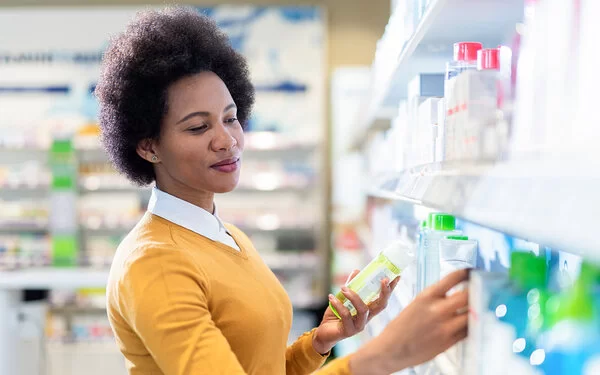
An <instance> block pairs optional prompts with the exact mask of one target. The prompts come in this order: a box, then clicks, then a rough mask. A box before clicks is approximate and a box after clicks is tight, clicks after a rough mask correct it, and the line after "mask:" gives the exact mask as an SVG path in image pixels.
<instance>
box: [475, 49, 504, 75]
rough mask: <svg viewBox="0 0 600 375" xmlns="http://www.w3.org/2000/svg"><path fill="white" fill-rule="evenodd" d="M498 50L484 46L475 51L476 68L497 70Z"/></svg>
mask: <svg viewBox="0 0 600 375" xmlns="http://www.w3.org/2000/svg"><path fill="white" fill-rule="evenodd" d="M499 52H500V51H499V50H498V48H486V49H481V50H479V51H477V70H499V69H500V54H499Z"/></svg>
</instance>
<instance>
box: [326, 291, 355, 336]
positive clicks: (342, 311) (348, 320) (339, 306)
mask: <svg viewBox="0 0 600 375" xmlns="http://www.w3.org/2000/svg"><path fill="white" fill-rule="evenodd" d="M329 302H331V304H332V305H333V307H335V310H336V311H337V313H338V315H339V316H340V320H341V321H342V324H343V325H344V327H347V328H352V329H354V320H353V319H352V314H350V310H348V308H346V306H344V304H343V303H342V302H340V300H339V299H337V298H335V296H334V295H333V294H330V295H329Z"/></svg>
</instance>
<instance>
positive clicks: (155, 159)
mask: <svg viewBox="0 0 600 375" xmlns="http://www.w3.org/2000/svg"><path fill="white" fill-rule="evenodd" d="M151 160H152V162H153V163H156V162H157V161H158V156H156V155H152V159H151Z"/></svg>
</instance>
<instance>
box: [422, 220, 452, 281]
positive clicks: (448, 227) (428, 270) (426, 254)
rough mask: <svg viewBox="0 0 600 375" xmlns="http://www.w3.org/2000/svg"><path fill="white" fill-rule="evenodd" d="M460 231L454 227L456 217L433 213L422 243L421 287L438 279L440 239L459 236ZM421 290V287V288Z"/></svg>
mask: <svg viewBox="0 0 600 375" xmlns="http://www.w3.org/2000/svg"><path fill="white" fill-rule="evenodd" d="M461 234H462V232H461V231H460V230H457V229H456V218H455V217H454V216H452V215H448V214H435V215H433V217H432V220H431V226H430V228H429V231H428V232H427V236H426V237H425V241H424V244H423V259H422V260H423V262H422V263H421V264H420V265H419V266H420V267H424V268H423V278H424V280H425V284H424V285H423V289H424V288H426V287H428V286H430V285H433V284H435V283H436V282H438V281H439V279H440V245H439V244H440V240H442V239H443V238H446V237H447V236H460V235H461ZM421 290H422V289H421Z"/></svg>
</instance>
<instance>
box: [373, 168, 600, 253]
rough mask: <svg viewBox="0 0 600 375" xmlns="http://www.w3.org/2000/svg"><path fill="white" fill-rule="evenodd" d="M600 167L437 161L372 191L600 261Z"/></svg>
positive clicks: (383, 180)
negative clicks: (598, 228) (599, 228)
mask: <svg viewBox="0 0 600 375" xmlns="http://www.w3.org/2000/svg"><path fill="white" fill-rule="evenodd" d="M598 171H600V165H599V162H598V161H583V160H569V159H566V158H564V157H563V158H553V159H543V160H542V159H536V160H528V161H518V162H516V161H515V162H501V163H496V164H482V163H467V162H462V163H461V162H454V163H434V164H427V165H423V166H419V167H415V168H412V169H410V170H407V171H404V172H399V173H389V174H387V175H385V176H379V177H378V179H377V181H376V183H375V185H376V186H375V187H374V188H373V189H372V190H371V192H372V193H374V194H376V193H377V192H383V193H384V195H385V197H387V198H390V197H395V198H396V199H400V200H406V201H410V202H413V203H417V204H422V205H424V206H427V207H430V208H433V209H436V210H439V211H442V212H447V213H450V214H453V215H455V216H457V217H460V218H462V219H464V220H467V221H470V222H473V223H475V224H479V225H482V226H485V227H488V228H491V229H494V230H498V231H500V232H504V233H507V234H509V235H512V236H515V237H519V238H523V239H526V240H529V241H533V242H536V243H539V244H541V245H544V246H550V247H552V248H555V249H557V250H562V251H567V252H570V253H574V254H578V255H582V256H584V257H586V258H588V259H595V260H598V261H600V251H598V246H597V238H596V233H595V231H593V230H590V227H589V225H590V224H591V223H595V222H596V221H597V213H598V212H600V196H599V195H598V191H600V174H599V173H598Z"/></svg>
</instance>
